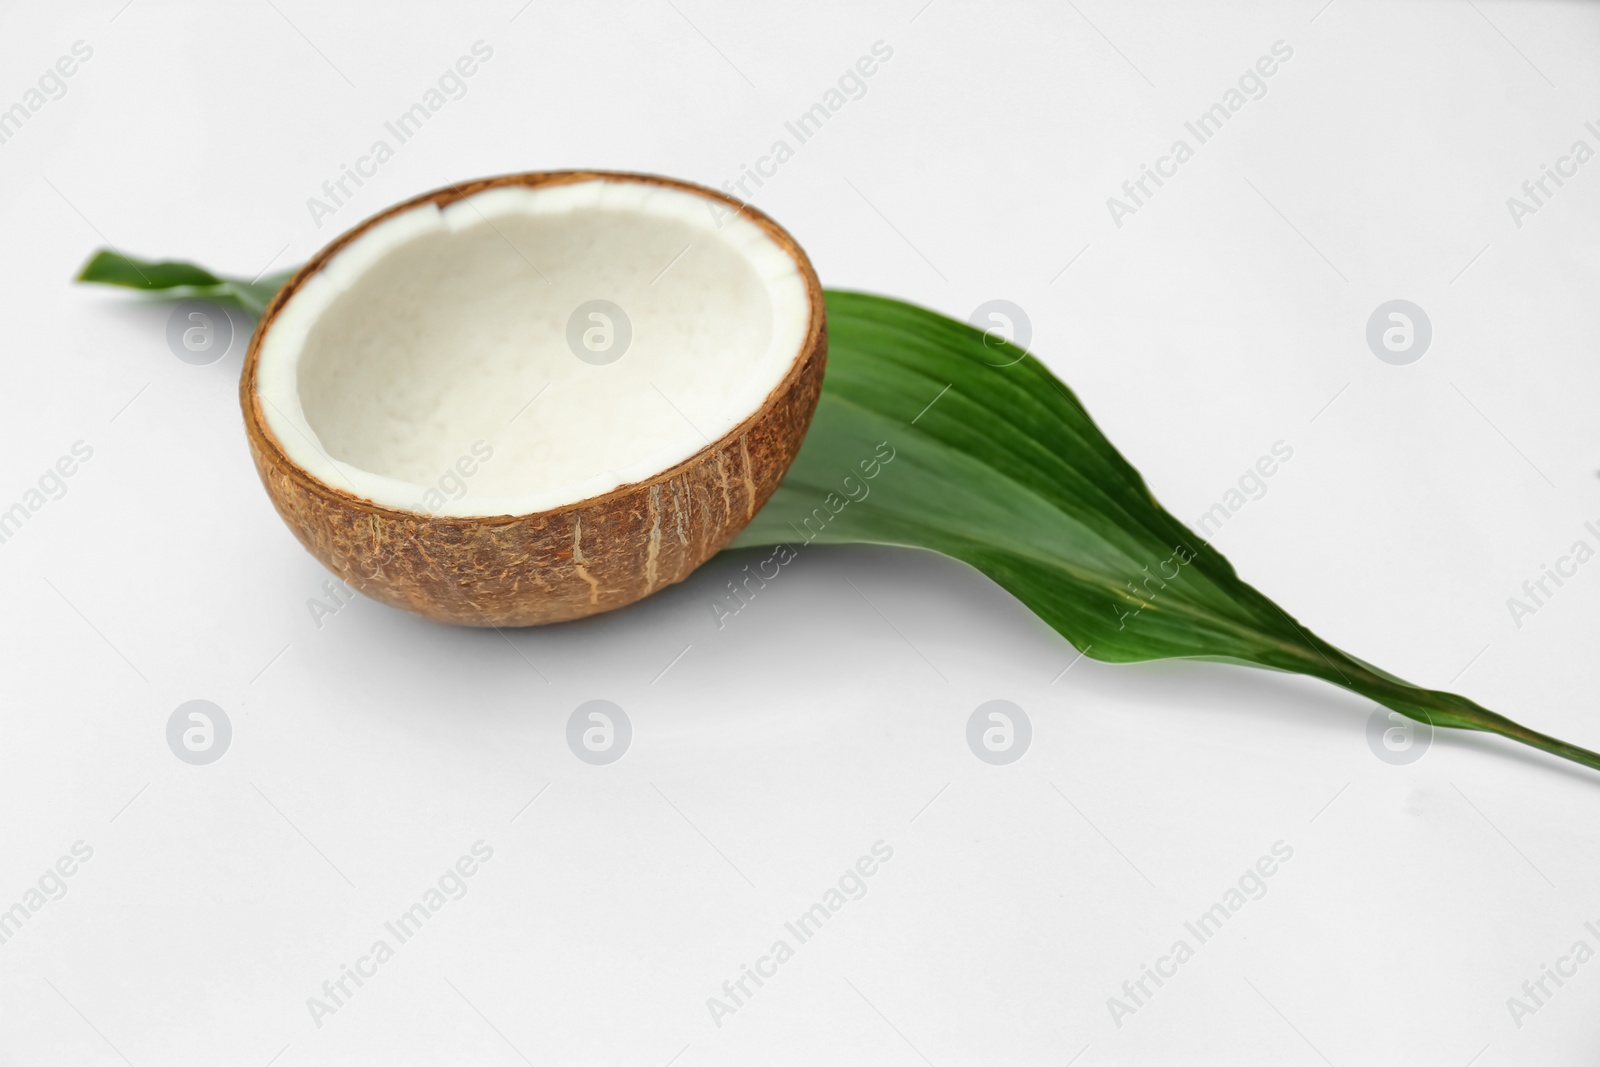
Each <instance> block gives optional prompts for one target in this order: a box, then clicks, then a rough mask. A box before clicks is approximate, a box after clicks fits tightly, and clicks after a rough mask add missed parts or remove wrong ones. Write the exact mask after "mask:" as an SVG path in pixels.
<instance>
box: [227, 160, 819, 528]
mask: <svg viewBox="0 0 1600 1067" xmlns="http://www.w3.org/2000/svg"><path fill="white" fill-rule="evenodd" d="M596 180H598V181H620V182H635V183H638V184H644V185H659V186H663V187H666V188H671V189H678V190H680V191H683V192H687V193H691V194H694V195H697V196H700V197H703V198H706V199H710V200H715V201H720V202H721V203H723V204H724V205H727V206H728V207H730V208H731V209H733V211H734V213H735V214H739V215H743V216H744V217H746V218H748V219H749V220H750V221H751V222H753V223H755V224H756V225H757V226H759V227H760V228H761V229H762V230H763V231H764V232H765V233H766V234H767V236H768V237H769V238H771V239H772V241H773V242H774V243H775V244H776V245H778V247H779V248H781V249H782V250H783V251H784V253H785V254H787V255H788V256H789V258H790V259H792V260H793V261H794V264H795V267H796V268H797V269H798V270H799V272H800V277H801V280H802V282H803V283H804V285H805V290H806V299H807V301H808V302H809V304H810V310H809V314H808V316H807V321H806V332H805V336H804V338H803V339H802V340H801V343H800V346H799V347H798V349H797V350H796V351H795V354H794V358H793V359H792V361H791V362H790V364H789V368H788V370H786V371H785V372H784V375H783V377H782V378H780V379H779V380H778V383H777V384H776V385H775V386H773V388H772V390H771V391H770V392H768V393H767V395H766V397H765V398H763V400H762V401H761V403H760V405H758V406H757V407H756V408H755V409H754V410H753V411H752V412H751V413H750V414H749V415H748V416H746V417H745V418H744V419H742V420H741V421H740V422H739V423H738V424H737V425H735V426H733V427H732V428H731V429H729V430H728V432H727V433H725V434H723V435H722V436H720V437H717V438H715V439H713V440H710V441H708V442H707V443H706V444H705V445H703V446H702V447H700V448H698V449H696V450H695V451H694V452H693V453H692V454H690V455H689V456H688V457H686V458H685V459H683V460H680V461H679V462H677V463H674V464H673V465H672V466H670V467H664V468H662V469H661V470H659V471H656V472H655V473H654V474H652V475H651V476H650V477H648V478H644V479H641V480H639V481H634V482H625V483H623V484H622V485H618V486H616V487H615V488H613V489H610V490H607V491H606V492H604V493H600V494H597V495H595V496H590V497H584V498H583V499H581V500H574V501H572V502H570V503H566V504H561V505H559V506H557V507H553V508H546V509H544V510H542V511H528V512H520V513H515V514H501V515H435V514H433V513H431V512H426V511H413V510H411V509H409V508H396V507H390V506H388V505H386V504H379V503H377V502H376V501H373V500H371V499H370V498H368V497H364V496H357V495H356V494H355V493H352V492H350V491H349V490H347V489H341V488H339V487H338V486H335V485H329V484H328V483H327V482H325V481H322V480H321V479H319V478H314V477H312V476H311V474H310V473H308V472H307V471H306V470H305V468H304V467H302V466H300V464H299V463H297V462H295V460H294V459H292V458H291V457H290V456H289V454H288V453H287V452H286V451H285V450H284V449H283V447H282V445H281V444H280V443H279V441H278V438H277V435H276V434H274V433H273V432H272V428H271V427H270V426H269V425H268V424H267V421H266V417H265V413H264V412H263V410H262V407H261V397H260V394H259V393H258V392H257V391H256V388H255V384H256V370H257V367H258V365H259V363H260V352H261V344H262V340H263V339H264V338H265V337H266V335H267V332H268V330H270V329H271V327H272V323H273V320H274V319H275V318H276V317H277V315H278V313H279V312H280V311H281V310H282V309H283V306H284V305H285V304H286V303H287V302H288V301H289V300H290V299H291V298H292V297H293V296H294V294H295V293H296V291H298V290H299V288H300V287H301V286H302V285H304V284H305V283H306V281H308V280H309V279H310V278H312V277H313V276H314V275H316V274H317V273H318V272H319V271H321V270H322V269H323V268H324V267H325V266H327V264H328V261H329V260H331V259H332V258H333V257H334V256H335V255H337V254H338V253H339V252H341V251H343V249H344V248H345V247H346V246H347V245H349V244H350V243H351V242H353V241H355V240H356V239H357V238H358V237H360V236H361V235H362V234H364V233H366V232H367V231H368V230H369V229H371V228H372V227H373V226H376V225H377V224H378V223H380V222H383V221H384V220H385V219H389V218H392V217H393V216H395V215H399V214H401V213H403V212H406V211H410V210H412V209H414V208H418V207H421V206H423V205H424V204H428V203H432V204H434V205H435V206H436V207H441V208H443V207H447V206H449V205H450V204H454V203H456V202H458V201H461V200H465V199H467V198H468V197H470V196H473V195H474V194H476V193H481V192H483V191H485V190H487V189H494V188H500V187H504V186H523V187H526V188H530V189H532V188H539V187H540V186H546V185H568V184H573V183H576V182H584V181H596ZM826 341H827V316H826V312H825V308H824V306H823V294H822V283H821V281H820V280H819V279H818V278H817V273H816V270H815V268H814V267H813V266H812V264H811V259H810V257H808V256H807V255H806V253H805V250H804V249H803V248H801V247H800V243H799V242H798V241H796V240H795V239H794V237H793V236H792V235H791V234H790V233H789V231H787V230H785V229H784V228H783V227H782V226H780V225H779V224H778V223H777V222H776V221H774V220H773V219H772V217H771V216H769V215H767V214H766V213H765V212H763V211H761V210H760V209H759V208H757V207H755V206H753V205H751V204H747V203H744V202H741V201H739V200H736V199H735V198H733V197H731V196H728V195H727V194H725V193H723V192H720V191H718V190H716V189H712V188H709V187H707V186H703V185H698V184H696V183H694V182H688V181H683V180H681V179H678V178H669V177H666V176H664V175H659V174H650V173H645V172H639V171H611V170H552V171H518V172H513V173H509V174H500V175H494V176H492V177H487V178H475V179H472V180H471V181H466V182H456V183H452V184H449V185H446V186H442V187H440V188H438V189H433V190H431V191H429V192H425V193H421V194H418V195H417V196H414V197H411V198H410V199H409V200H403V201H401V202H400V203H398V204H394V205H392V206H390V207H387V208H385V209H383V210H382V211H380V212H378V213H376V214H374V215H371V216H368V217H367V218H365V219H363V220H361V221H360V222H358V223H356V224H355V225H354V226H352V227H351V228H350V229H348V230H346V231H345V232H344V233H342V234H340V235H339V236H338V237H335V238H334V239H333V240H332V241H330V242H328V244H326V245H325V246H323V247H322V248H321V249H320V250H319V251H318V252H317V253H316V254H315V255H313V256H312V257H311V258H310V259H309V260H307V261H306V262H305V263H304V264H302V265H301V267H300V268H299V269H298V270H296V271H295V272H294V274H293V275H291V276H290V278H289V280H288V281H287V282H285V283H284V285H283V287H282V288H280V289H279V290H278V291H277V293H275V294H273V297H272V299H271V301H269V302H268V304H267V307H266V309H265V310H264V311H263V312H262V313H261V318H260V320H259V321H258V322H257V323H256V328H255V331H254V333H252V335H251V337H250V345H249V348H248V349H247V350H246V352H245V359H244V366H243V368H242V370H241V372H240V375H239V401H240V406H241V407H242V408H243V412H244V421H245V431H246V433H247V434H249V436H250V437H251V438H253V439H254V440H255V442H256V443H257V445H258V447H260V448H262V449H263V450H265V451H267V452H269V453H270V454H271V456H272V458H273V459H274V460H275V461H276V465H278V466H280V467H281V468H282V469H283V470H284V471H285V472H286V473H287V474H288V475H289V476H290V477H291V478H292V479H293V480H294V481H296V482H298V483H299V484H301V485H302V486H303V487H306V488H308V489H310V490H312V491H313V492H317V493H321V494H326V495H330V496H333V497H335V498H337V499H338V500H339V501H340V502H341V503H342V504H343V505H344V506H346V507H349V508H353V509H355V510H357V511H360V512H365V513H371V514H378V515H385V516H391V517H393V518H396V519H400V520H412V521H424V522H429V523H437V524H444V525H452V526H468V527H477V526H498V525H507V524H510V523H515V522H522V521H524V520H526V519H528V518H531V517H535V516H541V515H564V514H567V513H568V512H573V511H578V510H581V509H586V508H591V507H596V506H599V507H605V506H608V505H609V504H611V503H614V502H616V501H617V500H620V499H621V498H622V497H624V496H626V495H627V494H629V493H632V492H635V491H637V490H638V489H640V488H642V487H648V486H651V485H654V484H657V483H661V482H666V481H670V480H671V479H672V478H674V477H676V476H677V475H678V474H679V473H680V472H682V471H685V470H687V469H689V468H691V467H694V466H696V465H698V464H699V463H701V462H702V461H704V459H705V458H706V456H707V455H709V454H711V453H713V452H715V451H717V450H719V449H722V448H726V447H729V446H730V445H732V444H733V443H734V442H736V441H737V440H738V439H739V438H740V437H743V436H745V435H746V434H748V433H749V432H750V431H751V430H752V429H753V428H754V427H756V426H757V425H759V424H761V423H762V422H764V421H765V420H766V419H768V418H769V417H770V416H771V415H772V413H773V411H774V409H775V408H776V407H777V406H778V405H779V404H780V403H781V402H782V400H783V398H784V397H785V396H786V395H787V394H788V392H789V391H790V390H791V389H793V387H794V385H795V384H796V382H798V381H799V379H800V378H801V376H802V375H803V374H804V372H805V370H806V368H807V366H808V365H809V363H810V362H811V360H812V359H815V358H821V359H823V360H824V361H825V360H826V358H827V356H826V351H827V349H826V347H825V346H826ZM808 421H809V420H808ZM801 442H802V444H803V443H804V435H802V437H801ZM797 451H798V450H797ZM793 461H794V457H793V456H790V457H789V462H790V463H793Z"/></svg>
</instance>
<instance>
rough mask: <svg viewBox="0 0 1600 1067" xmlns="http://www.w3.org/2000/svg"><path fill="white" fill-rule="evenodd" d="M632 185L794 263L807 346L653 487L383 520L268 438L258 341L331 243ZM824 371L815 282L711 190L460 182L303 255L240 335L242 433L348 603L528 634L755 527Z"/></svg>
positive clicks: (539, 176)
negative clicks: (464, 211) (743, 227)
mask: <svg viewBox="0 0 1600 1067" xmlns="http://www.w3.org/2000/svg"><path fill="white" fill-rule="evenodd" d="M592 179H601V180H606V181H630V182H644V183H649V184H655V185H663V186H670V187H673V188H677V189H682V190H685V191H688V192H692V193H695V194H697V195H700V196H704V197H709V198H712V199H715V200H718V201H721V202H723V203H724V204H726V205H727V206H728V208H729V210H730V211H738V212H740V213H742V214H743V216H744V217H745V218H746V219H749V220H750V221H751V222H753V223H755V224H756V225H758V226H760V227H761V228H762V229H763V230H765V231H766V232H767V233H768V234H769V235H770V236H771V237H772V238H773V240H774V241H775V242H777V244H778V245H779V246H781V247H782V248H783V249H784V250H785V251H786V252H788V253H789V255H790V256H792V257H793V259H794V261H795V264H796V266H797V267H798V268H799V270H800V273H801V276H802V278H803V279H804V281H805V285H806V292H807V296H808V297H809V299H810V304H811V314H810V321H809V323H808V326H807V330H806V340H805V344H804V345H803V347H802V349H801V351H800V353H799V354H798V356H797V357H796V359H795V361H794V363H793V365H792V366H791V367H790V369H789V371H788V373H787V374H786V375H785V376H784V378H783V380H782V381H781V382H780V383H779V384H778V386H777V388H775V389H774V390H773V391H772V392H771V393H770V394H769V395H768V396H767V398H766V400H765V401H764V402H763V403H762V405H761V407H760V408H759V409H758V410H757V411H756V412H755V413H754V414H752V415H751V416H750V417H749V418H747V419H745V420H744V422H742V423H740V424H739V425H738V426H736V427H734V429H733V430H731V431H730V432H729V433H728V434H726V435H725V436H723V437H721V438H720V439H718V440H716V441H714V442H712V443H711V444H710V445H707V446H706V447H705V448H704V449H703V450H701V451H700V452H698V453H696V454H695V455H694V456H692V457H690V458H689V459H688V460H686V461H685V462H683V463H680V464H678V465H677V466H675V467H671V468H669V469H667V470H665V471H663V472H661V473H660V474H658V475H656V476H655V477H653V478H650V479H648V480H645V481H641V482H635V483H632V484H629V485H624V486H620V487H618V488H617V489H614V490H612V491H611V492H609V493H605V494H603V495H601V496H596V497H591V498H590V499H588V500H583V501H579V502H578V503H575V504H571V505H568V506H565V507H562V508H557V509H555V510H551V511H545V512H540V513H537V514H532V515H506V516H497V517H493V518H451V517H441V516H434V515H427V514H422V513H419V512H412V511H403V510H395V509H392V508H387V507H383V506H380V505H378V504H375V503H373V502H372V501H370V500H367V499H364V498H361V497H357V496H355V495H353V494H351V493H349V492H347V491H344V490H341V489H338V488H335V487H333V486H330V485H327V484H325V483H323V482H320V481H317V480H315V479H313V478H312V477H311V476H310V475H308V474H307V473H306V472H305V471H304V470H302V469H301V468H300V467H299V466H297V465H296V464H295V463H293V462H292V461H291V460H290V459H289V458H288V456H287V455H286V454H285V452H284V451H283V449H282V447H281V446H280V444H279V442H278V440H277V438H276V437H275V436H274V434H273V433H272V431H271V430H270V429H269V428H268V426H267V421H266V419H265V417H264V415H263V412H262V408H261V400H260V398H259V396H258V395H257V392H256V367H257V363H258V361H259V358H260V350H261V341H262V339H263V338H264V337H265V336H266V335H267V331H268V330H270V329H271V328H272V323H273V320H274V318H275V317H276V316H277V314H278V312H279V310H280V309H281V308H282V307H283V306H284V303H285V302H286V301H287V300H288V299H289V298H290V297H291V296H292V295H293V294H294V293H295V291H296V290H297V289H298V288H299V287H300V286H301V285H303V284H304V283H305V281H306V279H308V278H310V277H311V276H312V275H314V274H315V273H316V272H317V271H319V270H321V269H322V267H323V266H324V265H325V264H326V263H327V262H328V260H329V259H330V258H331V257H332V256H333V255H334V254H335V253H337V252H338V251H339V250H340V249H341V248H343V247H344V246H345V245H347V244H349V243H350V242H351V241H352V240H354V239H355V238H356V237H358V236H359V235H360V234H362V233H363V232H365V231H366V230H367V229H368V228H369V227H371V226H373V225H374V224H376V223H378V222H381V221H382V220H384V219H386V218H388V217H390V216H391V215H395V214H398V213H400V212H403V211H406V210H409V209H411V208H414V207H417V206H419V205H421V204H425V203H429V202H431V203H434V204H437V205H439V206H440V207H444V206H446V205H448V204H450V203H453V202H454V201H457V200H460V199H462V198H464V197H467V196H471V195H472V194H474V193H478V192H482V191H483V190H485V189H491V188H497V187H500V186H511V185H522V186H530V187H533V186H541V185H548V184H556V183H566V182H579V181H588V180H592ZM826 360H827V329H826V325H825V322H824V313H823V299H822V286H821V284H820V283H819V282H818V280H817V276H816V272H815V271H814V270H813V269H812V267H811V262H810V260H808V259H807V258H806V255H805V253H804V252H803V251H802V250H801V249H800V246H799V245H798V244H796V243H795V241H794V239H793V238H792V237H790V236H789V234H788V233H786V232H785V231H784V230H783V229H782V228H781V227H780V226H778V224H777V223H775V222H773V221H772V220H771V219H770V218H768V217H767V216H766V215H764V214H762V213H761V212H759V211H757V210H755V209H754V208H752V207H749V206H747V205H743V204H740V203H739V202H737V201H735V200H732V199H730V198H729V197H726V196H724V195H722V194H721V193H718V192H716V191H714V190H711V189H705V188H702V187H700V186H696V185H691V184H689V183H686V182H678V181H673V180H671V179H668V178H660V177H655V176H652V175H641V174H620V173H612V172H603V171H556V172H544V173H530V174H510V175H504V176H501V177H497V178H487V179H483V180H479V181H473V182H466V183H463V184H461V185H457V186H451V187H450V188H447V189H441V190H438V191H436V192H432V193H427V194H424V195H423V196H419V197H417V198H415V199H413V200H409V201H407V202H405V203H403V204H398V205H396V206H395V207H392V208H390V209H388V210H387V211H384V212H382V213H381V214H378V215H375V216H374V217H372V218H370V219H368V220H366V221H365V222H363V223H361V224H360V225H358V226H356V227H355V228H354V229H352V230H351V231H349V232H348V233H346V234H344V235H343V236H341V237H339V238H338V239H337V240H335V241H334V242H333V243H332V244H330V245H329V246H328V247H327V248H325V249H323V250H322V251H321V252H320V253H318V254H317V255H316V256H315V257H314V258H313V259H312V260H311V261H310V262H309V263H307V264H306V265H305V266H304V267H303V268H301V269H300V271H299V272H298V273H296V274H295V276H294V277H293V278H292V279H290V281H289V283H288V284H287V285H285V286H284V287H283V289H282V290H281V291H279V293H278V294H277V296H276V297H275V298H274V299H273V301H272V303H271V304H270V305H268V307H267V309H266V312H265V313H264V314H263V315H262V318H261V323H260V326H259V328H258V329H257V330H256V332H255V336H254V337H253V338H252V339H251V342H250V348H249V351H248V353H247V355H246V357H245V364H244V372H243V377H242V379H241V381H240V387H239V388H240V400H241V403H242V405H243V408H244V423H245V431H246V434H247V435H248V438H249V442H250V454H251V456H252V457H253V458H254V459H255V464H256V470H257V471H258V472H259V473H260V475H261V481H262V484H263V485H265V486H266V489H267V495H268V496H270V497H271V498H272V503H273V506H274V507H276V508H277V510H278V514H279V515H281V516H282V517H283V521H284V522H285V523H287V524H288V526H289V529H291V530H293V531H294V535H295V536H296V537H298V538H299V539H300V543H301V544H303V545H305V547H306V548H307V549H308V550H309V551H310V552H311V554H312V555H313V556H315V557H316V558H317V559H319V560H321V561H322V563H323V564H324V565H325V566H326V567H327V568H328V569H329V570H331V571H333V573H334V574H335V575H337V576H338V577H339V578H341V579H343V580H344V581H345V582H347V583H349V584H350V586H351V587H353V588H355V589H358V590H360V591H361V592H362V593H365V594H366V595H368V596H370V597H373V598H374V599H377V600H381V601H383V602H384V603H386V604H391V605H393V606H395V607H400V608H405V609H407V610H410V611H414V612H417V613H418V614H420V615H424V616H427V617H428V618H430V619H436V620H438V621H441V622H451V623H458V624H460V625H464V626H497V627H503V626H532V625H537V624H541V623H549V622H561V621H564V620H567V619H577V618H582V617H583V616H586V615H594V614H597V613H599V612H602V611H610V610H612V609H613V608H620V607H622V606H624V605H626V604H631V603H633V602H634V601H636V600H639V599H640V598H642V597H645V596H648V595H650V594H651V593H653V592H655V591H656V590H658V589H660V588H662V587H663V586H667V585H671V584H673V583H674V582H679V581H682V580H683V579H684V578H686V577H688V575H689V574H690V573H691V572H692V571H693V570H694V569H695V568H696V567H698V566H700V564H702V563H704V562H705V561H706V560H707V559H709V558H711V556H713V555H715V554H716V553H717V552H718V551H719V550H720V549H721V548H722V547H723V546H724V545H726V544H727V543H728V542H729V541H730V540H732V539H733V538H734V537H735V536H736V535H737V534H738V533H739V531H741V530H742V529H744V527H745V525H746V524H747V523H749V521H750V520H751V519H752V518H753V517H754V516H755V513H756V512H757V510H759V509H760V507H761V505H762V504H764V503H766V501H767V498H768V497H770V496H771V495H772V493H773V491H774V490H775V489H776V488H777V487H778V482H779V481H780V480H782V478H783V475H784V472H785V471H787V470H788V468H789V464H790V463H791V462H792V461H793V460H794V457H795V455H796V454H797V453H798V452H799V450H800V443H801V441H802V440H803V439H804V437H805V432H806V429H807V427H808V426H809V425H810V423H811V415H812V412H813V411H814V410H815V409H816V405H817V398H818V396H819V395H820V393H821V391H822V374H823V368H824V365H825V363H826Z"/></svg>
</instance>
